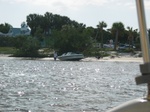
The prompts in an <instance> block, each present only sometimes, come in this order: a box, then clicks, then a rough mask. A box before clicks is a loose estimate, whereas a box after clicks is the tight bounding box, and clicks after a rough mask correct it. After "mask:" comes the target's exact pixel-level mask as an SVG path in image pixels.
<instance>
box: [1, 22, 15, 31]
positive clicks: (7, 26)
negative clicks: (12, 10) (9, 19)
mask: <svg viewBox="0 0 150 112" xmlns="http://www.w3.org/2000/svg"><path fill="white" fill-rule="evenodd" d="M11 27H12V26H11V25H10V24H8V23H5V24H0V32H2V33H8V31H9V29H10V28H11Z"/></svg>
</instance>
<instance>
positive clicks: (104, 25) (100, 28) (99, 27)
mask: <svg viewBox="0 0 150 112" xmlns="http://www.w3.org/2000/svg"><path fill="white" fill-rule="evenodd" d="M106 27H107V24H106V23H105V22H104V21H102V22H99V24H98V25H97V28H98V30H99V31H100V33H101V48H103V38H104V37H103V35H104V33H103V32H104V31H103V28H106Z"/></svg>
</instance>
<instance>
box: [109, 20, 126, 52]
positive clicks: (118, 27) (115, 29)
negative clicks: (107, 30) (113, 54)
mask: <svg viewBox="0 0 150 112" xmlns="http://www.w3.org/2000/svg"><path fill="white" fill-rule="evenodd" d="M124 29H125V28H124V24H123V23H122V22H115V23H113V25H112V28H111V31H112V33H114V34H115V45H114V50H116V48H117V45H118V37H119V36H121V34H123V33H124Z"/></svg>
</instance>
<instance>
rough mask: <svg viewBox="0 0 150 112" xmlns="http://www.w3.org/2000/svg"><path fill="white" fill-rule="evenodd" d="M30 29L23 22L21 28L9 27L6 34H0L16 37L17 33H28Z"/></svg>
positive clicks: (1, 34) (0, 34)
mask: <svg viewBox="0 0 150 112" xmlns="http://www.w3.org/2000/svg"><path fill="white" fill-rule="evenodd" d="M30 33H31V30H30V29H29V28H28V26H27V24H26V23H25V22H23V23H22V24H21V28H10V30H9V31H8V33H7V34H4V33H0V36H9V37H16V36H19V35H30Z"/></svg>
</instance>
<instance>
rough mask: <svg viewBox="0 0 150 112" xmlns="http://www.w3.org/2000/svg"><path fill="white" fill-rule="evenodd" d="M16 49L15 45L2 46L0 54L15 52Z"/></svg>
mask: <svg viewBox="0 0 150 112" xmlns="http://www.w3.org/2000/svg"><path fill="white" fill-rule="evenodd" d="M15 52H16V49H15V48H13V47H0V54H14V53H15Z"/></svg>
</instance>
